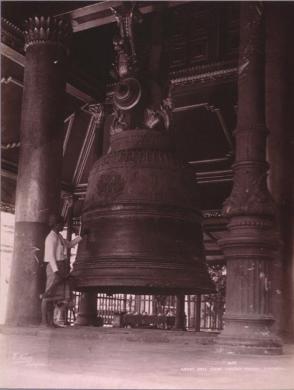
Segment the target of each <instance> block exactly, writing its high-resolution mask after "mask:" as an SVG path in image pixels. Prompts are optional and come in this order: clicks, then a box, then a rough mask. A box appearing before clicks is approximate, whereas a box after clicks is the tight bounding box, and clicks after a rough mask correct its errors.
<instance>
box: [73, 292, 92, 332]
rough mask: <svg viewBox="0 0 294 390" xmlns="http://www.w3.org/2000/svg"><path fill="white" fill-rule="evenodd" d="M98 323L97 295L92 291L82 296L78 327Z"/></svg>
mask: <svg viewBox="0 0 294 390" xmlns="http://www.w3.org/2000/svg"><path fill="white" fill-rule="evenodd" d="M96 323H97V293H96V292H92V291H87V292H83V293H82V294H81V299H80V305H79V313H78V316H77V321H76V324H77V325H83V326H91V325H96Z"/></svg>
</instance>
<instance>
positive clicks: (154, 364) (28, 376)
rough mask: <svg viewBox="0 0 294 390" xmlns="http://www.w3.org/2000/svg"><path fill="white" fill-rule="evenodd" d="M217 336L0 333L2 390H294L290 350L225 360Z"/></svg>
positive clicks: (132, 332)
mask: <svg viewBox="0 0 294 390" xmlns="http://www.w3.org/2000/svg"><path fill="white" fill-rule="evenodd" d="M214 339H215V335H213V334H205V333H204V334H199V333H198V334H197V333H193V332H175V331H161V330H143V329H114V328H86V327H73V328H65V329H47V328H45V329H41V328H38V327H30V328H7V327H3V328H1V330H0V348H1V352H0V358H1V369H2V373H1V375H0V387H4V388H15V387H18V388H19V387H21V388H30V389H32V388H38V389H42V388H74V389H82V388H85V389H86V388H87V389H93V388H94V389H293V388H294V345H293V344H288V345H285V346H284V354H283V355H281V356H248V355H242V356H238V355H225V354H220V353H217V352H216V351H215V347H214Z"/></svg>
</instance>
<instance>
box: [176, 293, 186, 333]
mask: <svg viewBox="0 0 294 390" xmlns="http://www.w3.org/2000/svg"><path fill="white" fill-rule="evenodd" d="M175 330H186V316H185V294H179V295H176V322H175Z"/></svg>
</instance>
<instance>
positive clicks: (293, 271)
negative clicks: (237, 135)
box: [266, 2, 294, 340]
mask: <svg viewBox="0 0 294 390" xmlns="http://www.w3.org/2000/svg"><path fill="white" fill-rule="evenodd" d="M266 11H267V12H266V17H267V19H266V20H267V47H266V55H267V61H266V117H267V124H268V126H269V129H270V135H269V140H268V159H269V162H270V171H269V187H270V191H271V193H272V196H273V198H274V200H275V202H276V205H277V217H278V227H279V233H280V236H281V242H282V245H281V246H280V250H279V257H278V258H277V260H276V261H275V263H274V276H275V278H274V280H273V282H274V289H273V304H274V305H273V309H274V313H275V315H276V318H277V319H279V321H277V326H276V328H277V331H278V332H279V333H280V334H281V335H282V336H284V337H285V338H286V339H292V340H293V339H294V179H293V166H294V154H293V150H294V135H293V123H294V110H293V107H294V72H293V69H294V50H293V36H294V24H293V18H294V4H293V3H275V2H270V3H267V5H266Z"/></svg>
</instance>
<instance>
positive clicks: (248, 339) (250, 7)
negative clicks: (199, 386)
mask: <svg viewBox="0 0 294 390" xmlns="http://www.w3.org/2000/svg"><path fill="white" fill-rule="evenodd" d="M240 8H241V14H240V52H239V78H238V91H239V92H238V121H237V128H236V131H235V136H236V160H235V164H234V185H233V190H232V193H231V195H230V197H229V198H228V199H227V201H226V202H225V205H224V212H225V213H226V214H227V216H228V217H229V218H230V221H229V224H228V230H229V232H228V235H227V237H226V238H225V239H223V240H221V241H220V244H221V246H222V248H223V251H224V255H225V257H226V260H227V287H226V312H225V328H224V330H223V332H222V334H221V335H220V337H219V339H218V344H219V349H220V350H221V351H228V352H237V353H258V354H268V353H273V354H274V353H281V345H280V343H279V340H278V339H277V338H276V337H275V335H274V334H273V332H272V324H273V322H274V318H273V315H272V307H271V306H272V305H271V304H272V291H271V288H272V263H273V260H274V258H275V255H276V253H275V251H276V248H277V244H278V237H277V234H276V232H275V223H274V204H273V201H272V199H271V196H270V194H269V191H268V189H267V181H266V180H267V169H268V165H267V163H266V153H265V150H266V136H267V134H268V131H267V128H266V124H265V20H264V8H263V4H262V3H254V2H252V3H246V2H244V3H240Z"/></svg>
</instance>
